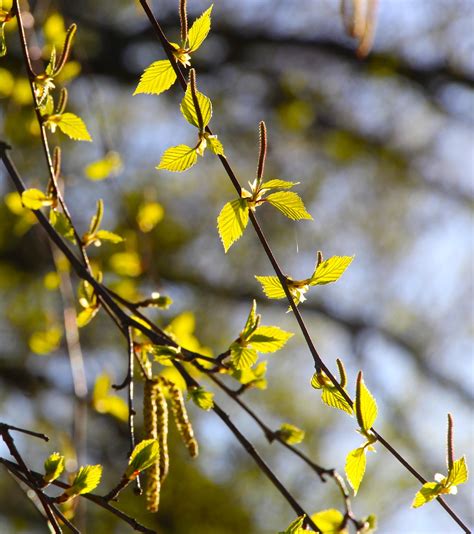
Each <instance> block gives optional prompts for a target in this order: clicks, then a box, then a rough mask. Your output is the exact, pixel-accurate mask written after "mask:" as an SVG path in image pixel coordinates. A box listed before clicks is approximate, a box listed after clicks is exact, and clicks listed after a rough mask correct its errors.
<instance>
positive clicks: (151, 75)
mask: <svg viewBox="0 0 474 534" xmlns="http://www.w3.org/2000/svg"><path fill="white" fill-rule="evenodd" d="M175 81H176V72H175V71H174V69H173V66H172V65H171V63H170V62H169V61H168V60H167V59H163V60H161V61H155V62H154V63H152V64H151V65H150V66H149V67H147V68H146V69H145V71H144V72H143V74H142V75H141V78H140V82H139V84H138V86H137V88H136V89H135V92H134V93H133V94H134V95H138V94H140V93H145V94H148V95H159V94H160V93H162V92H163V91H166V90H167V89H169V88H170V87H171V86H172V85H173V84H174V82H175Z"/></svg>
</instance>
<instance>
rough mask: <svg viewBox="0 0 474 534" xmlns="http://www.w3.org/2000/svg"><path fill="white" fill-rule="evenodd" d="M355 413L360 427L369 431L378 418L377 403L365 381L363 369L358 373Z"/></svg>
mask: <svg viewBox="0 0 474 534" xmlns="http://www.w3.org/2000/svg"><path fill="white" fill-rule="evenodd" d="M355 413H356V417H357V422H358V423H359V426H360V428H361V429H362V430H364V431H365V432H368V431H369V430H370V428H371V427H372V426H373V424H374V422H375V419H376V418H377V403H376V402H375V399H374V397H373V396H372V394H371V393H370V391H369V390H368V388H367V386H366V385H365V383H364V379H363V377H362V371H360V372H359V374H358V375H357V386H356V398H355Z"/></svg>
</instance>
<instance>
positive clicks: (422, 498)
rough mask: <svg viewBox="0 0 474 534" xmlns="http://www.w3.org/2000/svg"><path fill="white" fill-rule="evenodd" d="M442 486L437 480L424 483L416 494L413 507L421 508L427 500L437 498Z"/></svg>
mask: <svg viewBox="0 0 474 534" xmlns="http://www.w3.org/2000/svg"><path fill="white" fill-rule="evenodd" d="M441 490H442V486H441V485H440V484H438V483H437V482H427V483H426V484H423V486H422V487H421V489H420V491H419V492H418V493H417V494H416V495H415V498H414V499H413V502H412V503H411V505H412V507H413V508H419V507H420V506H423V505H424V504H426V503H427V502H430V501H432V500H433V499H436V497H438V495H439V494H440V493H441Z"/></svg>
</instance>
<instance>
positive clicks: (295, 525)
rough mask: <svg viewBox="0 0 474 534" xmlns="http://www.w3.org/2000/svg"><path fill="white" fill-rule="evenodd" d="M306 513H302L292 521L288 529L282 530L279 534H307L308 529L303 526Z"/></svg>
mask: <svg viewBox="0 0 474 534" xmlns="http://www.w3.org/2000/svg"><path fill="white" fill-rule="evenodd" d="M305 517H306V516H305V515H302V516H300V517H298V518H296V519H295V520H294V521H292V522H291V523H290V524H289V525H288V528H287V529H286V530H282V531H280V532H279V533H278V534H305V533H306V532H307V530H305V529H304V528H303V524H304V520H305Z"/></svg>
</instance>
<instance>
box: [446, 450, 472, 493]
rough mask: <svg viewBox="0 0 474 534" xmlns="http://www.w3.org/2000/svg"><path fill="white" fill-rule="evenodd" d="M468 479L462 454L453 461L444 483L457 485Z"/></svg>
mask: <svg viewBox="0 0 474 534" xmlns="http://www.w3.org/2000/svg"><path fill="white" fill-rule="evenodd" d="M467 479H468V471H467V463H466V458H465V457H464V456H463V457H462V458H459V460H456V461H455V462H454V463H453V467H452V469H451V470H450V471H449V474H448V476H447V480H446V484H447V485H448V486H458V485H459V484H464V483H465V482H467Z"/></svg>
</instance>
